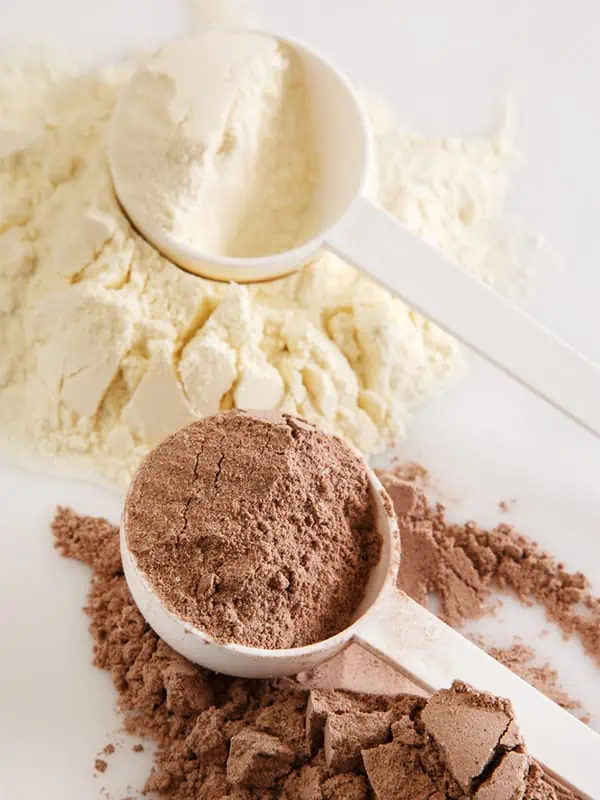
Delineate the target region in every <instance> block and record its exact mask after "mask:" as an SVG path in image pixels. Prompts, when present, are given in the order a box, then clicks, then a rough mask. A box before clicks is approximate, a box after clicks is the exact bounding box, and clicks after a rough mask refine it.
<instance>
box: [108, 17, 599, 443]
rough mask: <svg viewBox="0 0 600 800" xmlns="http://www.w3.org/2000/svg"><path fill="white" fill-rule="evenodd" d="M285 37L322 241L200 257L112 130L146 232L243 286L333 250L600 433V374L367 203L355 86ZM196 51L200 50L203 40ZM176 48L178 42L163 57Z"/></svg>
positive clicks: (167, 249) (129, 209) (184, 262)
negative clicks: (134, 175) (308, 125)
mask: <svg viewBox="0 0 600 800" xmlns="http://www.w3.org/2000/svg"><path fill="white" fill-rule="evenodd" d="M240 33H243V32H240ZM255 33H256V31H255ZM207 35H210V34H207ZM265 35H269V36H270V34H266V33H265ZM277 38H278V39H279V41H281V42H282V43H285V44H287V45H289V46H291V47H292V48H294V49H295V51H296V53H297V54H298V55H299V56H300V58H301V60H302V63H303V67H304V72H305V78H306V83H307V88H308V96H309V98H310V102H311V104H312V115H313V124H314V127H315V130H316V139H317V146H318V150H319V156H320V161H321V174H322V182H321V186H320V193H319V213H320V224H319V226H318V230H317V232H316V233H315V235H314V237H313V238H312V239H310V241H307V242H305V243H304V244H302V245H301V246H299V247H296V248H295V249H293V250H289V251H287V252H283V253H279V254H277V255H272V256H265V257H260V258H229V257H222V256H215V255H211V254H209V253H202V252H197V251H195V250H193V249H192V248H190V247H188V246H186V245H185V244H184V243H182V242H181V241H178V240H177V239H175V238H173V237H172V236H170V235H168V234H167V233H165V232H164V230H161V229H160V228H159V227H158V226H157V225H156V224H155V221H154V220H152V219H149V218H148V217H147V211H145V210H144V209H143V208H140V207H136V203H135V201H134V200H133V199H132V197H131V196H128V193H127V189H126V181H123V180H121V179H120V175H119V170H118V168H117V165H118V164H119V163H120V159H119V157H118V156H119V154H118V153H117V152H115V147H116V144H115V142H116V141H118V138H119V137H117V136H115V135H114V131H113V135H112V136H111V137H110V143H109V156H110V162H111V169H112V174H113V180H114V185H115V190H116V193H117V195H118V197H119V199H120V202H121V204H122V206H123V208H124V209H125V211H126V213H127V214H128V216H129V218H130V219H131V221H132V222H133V224H134V225H135V227H136V228H137V229H138V230H139V232H140V233H141V234H142V235H143V236H144V238H146V239H147V240H148V241H149V242H150V243H152V244H153V245H154V246H155V247H156V248H157V249H158V250H159V251H160V252H161V253H163V254H164V255H165V256H166V257H167V258H169V259H170V260H171V261H173V262H174V263H175V264H177V265H178V266H180V267H182V268H183V269H184V270H187V271H189V272H192V273H194V274H196V275H200V276H204V277H207V278H213V279H216V280H222V281H236V282H240V283H245V282H253V281H263V280H269V279H273V278H278V277H281V276H283V275H286V274H288V273H290V272H293V271H294V270H296V269H298V268H299V267H301V266H302V265H303V264H305V263H306V262H307V261H308V260H309V259H310V258H311V257H312V256H313V255H314V254H315V251H317V250H318V249H319V248H320V247H325V248H327V249H329V250H331V251H333V252H334V253H336V254H337V255H339V256H340V257H341V258H343V259H344V260H345V261H347V262H349V263H351V264H353V265H354V266H355V267H357V268H358V269H360V270H362V271H363V272H364V273H366V274H367V275H368V276H369V277H371V278H373V279H374V280H375V281H377V282H378V283H380V284H382V285H383V286H385V287H386V288H387V289H388V290H389V291H390V292H392V293H393V294H395V295H397V296H398V297H400V298H402V300H404V301H405V302H406V303H408V304H409V305H410V306H411V307H413V308H415V309H416V310H417V311H419V312H420V313H422V314H423V315H425V316H426V317H428V318H429V319H430V320H432V321H433V322H434V323H435V324H436V325H439V327H440V328H443V329H444V330H445V331H447V332H448V333H450V334H452V335H453V336H454V337H456V338H457V339H458V340H459V341H461V342H462V343H463V344H465V345H467V346H468V347H470V348H471V349H473V350H475V351H476V352H477V353H478V354H479V355H481V356H483V357H484V358H485V359H487V360H488V361H490V362H492V363H493V364H495V365H496V366H497V367H499V368H500V369H502V370H504V372H506V373H508V374H509V375H510V376H512V377H513V378H515V379H516V380H518V381H519V382H520V383H521V384H523V385H524V386H525V387H527V388H529V389H531V390H532V391H534V392H535V393H536V394H538V395H539V396H540V397H542V398H543V399H544V400H546V401H547V402H548V403H550V404H552V405H553V406H555V407H556V408H557V409H558V410H559V411H562V412H563V413H564V414H566V415H567V416H569V417H571V419H573V420H574V421H575V422H577V423H579V424H580V425H582V426H583V427H585V428H587V429H588V430H589V431H591V432H592V433H594V434H596V435H597V436H600V370H599V369H598V367H596V366H595V365H594V364H593V363H592V362H591V361H589V360H588V359H587V358H585V357H584V356H582V355H580V354H579V353H577V352H576V351H575V350H573V349H572V348H571V347H570V346H569V345H568V344H566V343H565V342H563V341H561V340H560V339H558V338H557V337H555V336H553V335H552V334H551V333H550V332H549V331H547V330H545V329H544V328H542V327H541V326H540V325H538V324H537V323H536V322H535V321H534V320H533V319H532V318H530V317H529V316H527V315H526V314H524V313H523V312H521V311H519V310H518V309H516V308H514V307H513V306H511V305H510V303H508V302H507V301H506V300H504V299H503V298H502V297H501V296H500V295H499V294H497V293H496V292H495V291H493V290H492V289H489V288H487V287H486V286H483V285H482V284H480V283H478V282H477V281H475V280H474V279H473V278H470V277H469V276H468V275H467V274H466V273H464V272H463V271H462V270H460V269H459V268H457V267H456V266H454V265H453V264H452V263H450V262H449V261H447V260H446V259H444V258H443V256H441V255H440V254H439V253H437V252H436V251H435V250H433V249H432V248H430V247H429V246H428V245H426V244H425V243H424V242H422V241H420V240H419V239H417V238H416V237H415V236H413V235H412V234H410V233H408V232H407V231H406V230H405V229H404V228H403V227H402V225H401V224H400V223H399V222H398V221H397V220H396V219H395V218H393V217H392V216H391V215H390V214H388V213H386V212H385V211H383V210H382V209H381V208H379V207H378V206H376V205H375V204H373V203H372V202H370V201H369V200H368V199H367V198H366V197H365V196H364V191H365V186H366V183H367V177H368V175H369V170H370V167H371V164H372V150H371V136H370V129H369V123H368V120H367V118H366V116H365V113H364V111H363V110H362V108H361V105H360V102H359V100H358V98H357V96H356V93H355V91H354V89H353V88H352V85H351V84H350V82H349V81H348V79H347V78H346V77H345V76H344V75H343V74H342V73H341V72H340V71H339V70H338V69H337V68H336V67H335V66H334V65H333V64H332V63H331V62H330V61H328V60H327V59H326V58H325V57H323V56H322V55H319V54H318V53H316V52H315V51H314V50H312V49H311V48H310V47H308V46H307V45H306V44H303V43H301V42H297V41H295V40H293V39H288V38H284V37H277ZM198 46H199V47H201V46H202V39H201V37H198ZM177 47H178V44H177V42H175V43H173V44H171V45H168V46H167V48H164V49H163V52H164V51H165V50H166V49H168V48H174V49H176V48H177ZM127 103H128V94H127V89H125V91H124V92H123V94H122V96H121V98H120V101H119V104H118V107H117V110H116V113H115V115H114V118H113V119H114V122H113V125H115V126H117V125H118V124H119V119H120V116H121V115H120V111H121V110H122V109H123V108H124V107H126V105H127ZM121 163H122V162H121Z"/></svg>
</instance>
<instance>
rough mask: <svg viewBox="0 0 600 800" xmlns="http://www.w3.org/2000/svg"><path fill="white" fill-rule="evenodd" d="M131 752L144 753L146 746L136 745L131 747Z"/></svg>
mask: <svg viewBox="0 0 600 800" xmlns="http://www.w3.org/2000/svg"><path fill="white" fill-rule="evenodd" d="M131 751H132V752H133V753H143V752H144V745H143V744H134V745H132V746H131Z"/></svg>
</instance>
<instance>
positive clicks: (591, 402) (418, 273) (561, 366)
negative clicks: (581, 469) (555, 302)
mask: <svg viewBox="0 0 600 800" xmlns="http://www.w3.org/2000/svg"><path fill="white" fill-rule="evenodd" d="M325 246H326V247H327V248H328V249H330V250H332V251H333V252H334V253H336V254H337V255H338V256H340V257H341V258H342V259H344V261H347V262H349V263H350V264H352V265H353V266H355V267H356V268H357V269H360V270H361V271H362V272H364V273H366V274H367V275H368V276H369V277H371V278H373V279H374V280H375V281H377V283H379V284H381V285H382V286H384V287H385V288H386V289H388V290H389V291H390V292H391V293H392V294H394V295H397V296H398V297H400V298H401V299H402V300H404V301H405V302H406V303H408V305H410V306H411V307H412V308H414V309H416V310H417V311H419V312H420V313H421V314H423V315H424V316H425V317H427V318H428V319H430V320H431V321H432V322H434V323H435V324H436V325H438V326H439V327H440V328H442V329H443V330H445V331H446V332H447V333H449V334H451V335H452V336H454V337H455V338H456V339H458V340H459V341H461V342H462V343H463V344H465V345H467V346H468V347H470V348H471V349H472V350H474V351H475V352H476V353H478V354H479V355H480V356H483V358H485V359H487V360H488V361H490V362H491V363H492V364H495V365H496V366H497V367H499V368H500V369H502V370H503V371H504V372H506V373H507V374H508V375H510V376H511V377H513V378H515V379H516V380H517V381H519V383H521V384H522V385H523V386H525V387H526V388H528V389H530V390H532V391H533V392H535V393H536V394H537V395H539V396H540V397H542V398H543V399H544V400H546V401H547V402H548V403H550V404H551V405H553V406H554V407H555V408H557V409H558V410H559V411H562V412H563V413H564V414H566V415H567V416H569V417H571V419H573V420H574V421H575V422H577V423H579V424H580V425H582V426H583V427H584V428H587V429H588V430H589V431H591V432H592V433H594V434H596V436H600V369H599V368H598V367H597V366H596V365H595V364H593V363H592V362H591V361H590V360H589V359H587V358H586V357H585V356H582V355H581V354H580V353H578V352H576V351H575V350H574V349H573V348H572V347H570V346H569V345H568V344H566V343H565V342H563V341H561V340H560V339H559V338H557V337H556V336H554V335H553V334H552V333H550V332H549V331H548V330H546V329H545V328H543V327H542V326H541V325H539V324H538V323H537V322H536V321H535V320H534V319H532V318H531V317H529V316H528V315H527V314H525V313H524V312H522V311H520V310H519V309H517V308H515V307H514V306H513V305H511V304H510V303H509V302H508V301H507V300H505V299H504V298H503V297H501V295H499V294H498V293H497V292H496V291H494V290H493V289H491V288H489V287H487V286H485V285H483V284H482V283H479V282H478V281H476V280H475V279H474V278H471V277H470V276H469V275H467V274H466V273H465V272H464V271H463V270H461V269H459V268H458V267H457V266H455V265H454V264H452V263H451V262H450V261H448V260H447V259H446V258H444V257H443V256H442V255H440V254H439V253H438V252H436V251H435V250H434V249H433V248H432V247H430V246H429V245H427V244H426V243H425V242H423V241H422V240H420V239H419V238H417V237H416V236H414V235H413V234H411V233H409V232H408V231H407V230H406V229H405V228H404V227H403V226H402V224H401V223H400V222H398V220H397V219H396V218H395V217H393V216H392V215H391V214H388V213H387V212H386V211H384V210H383V209H381V208H380V207H379V206H376V205H375V204H374V203H372V202H371V201H369V200H367V199H366V198H365V197H358V198H357V199H356V200H355V202H354V204H353V205H352V206H351V208H350V210H349V211H348V213H347V214H346V215H345V216H344V217H343V219H342V220H341V221H340V222H339V223H338V225H337V226H336V227H335V228H333V229H332V231H330V233H329V234H328V236H327V239H326V241H325Z"/></svg>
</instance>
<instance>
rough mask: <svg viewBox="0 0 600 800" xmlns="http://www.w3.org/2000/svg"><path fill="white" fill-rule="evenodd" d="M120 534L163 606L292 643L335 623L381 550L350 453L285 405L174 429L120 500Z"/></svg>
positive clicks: (343, 619)
mask: <svg viewBox="0 0 600 800" xmlns="http://www.w3.org/2000/svg"><path fill="white" fill-rule="evenodd" d="M124 520H125V523H124V524H125V530H126V535H127V539H128V543H129V547H130V549H131V551H132V553H133V554H134V556H135V557H136V559H137V562H138V565H139V567H140V568H141V570H142V571H143V572H144V573H145V575H146V577H147V578H148V580H149V582H150V584H151V585H152V586H153V587H154V589H155V590H156V591H157V593H158V594H159V595H160V597H161V598H162V600H163V602H164V603H165V604H166V605H167V606H168V607H169V608H170V609H171V610H172V611H174V612H175V613H177V614H178V615H179V616H181V617H182V618H184V619H185V620H187V621H189V622H191V623H192V624H194V625H196V626H198V627H200V628H201V629H203V630H204V631H206V632H207V633H209V634H211V635H212V636H213V637H214V638H215V639H216V640H217V641H235V642H238V643H241V644H245V645H250V646H253V647H263V648H269V649H277V648H287V647H302V646H304V645H308V644H312V643H313V642H317V641H320V640H323V639H326V638H328V637H329V636H332V635H333V634H335V633H337V632H339V631H341V630H343V629H344V628H346V627H347V626H348V625H349V624H350V622H351V621H352V618H353V616H354V613H355V611H356V609H357V607H358V605H359V604H360V602H361V600H362V598H363V595H364V591H365V587H366V584H367V582H368V579H369V576H370V573H371V570H372V568H373V567H374V566H375V565H376V564H377V562H378V560H379V555H380V551H381V537H380V535H379V533H378V531H377V529H376V523H375V515H374V505H373V500H372V492H371V488H370V484H369V478H368V474H367V470H366V468H365V465H364V463H363V461H362V460H361V459H360V458H359V457H358V456H357V455H356V454H355V453H354V451H352V450H351V449H350V448H349V447H348V446H347V445H346V444H344V442H342V440H341V439H339V438H337V437H333V436H329V435H328V434H325V433H323V432H322V431H319V430H318V429H317V428H316V427H315V426H313V425H310V424H308V423H306V422H303V421H302V420H300V419H297V418H295V417H292V416H290V415H287V414H279V413H276V412H272V413H268V414H267V413H265V414H259V413H247V412H243V411H232V412H228V413H225V414H218V415H216V416H214V417H208V418H206V419H203V420H200V421H198V422H196V423H193V424H192V425H190V426H188V427H187V428H184V429H183V430H181V431H179V432H177V433H175V434H174V435H173V436H171V437H169V438H168V439H167V440H166V441H164V442H163V443H162V444H160V445H159V446H158V447H157V448H156V449H155V450H153V451H152V452H151V453H150V455H149V456H147V458H146V459H145V460H144V462H143V463H142V465H141V467H140V469H139V470H138V472H137V474H136V477H135V478H134V480H133V483H132V485H131V488H130V491H129V494H128V497H127V501H126V504H125V514H124Z"/></svg>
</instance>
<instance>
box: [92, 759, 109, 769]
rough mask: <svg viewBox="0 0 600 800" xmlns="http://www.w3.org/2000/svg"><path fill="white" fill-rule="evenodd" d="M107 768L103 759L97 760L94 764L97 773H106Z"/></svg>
mask: <svg viewBox="0 0 600 800" xmlns="http://www.w3.org/2000/svg"><path fill="white" fill-rule="evenodd" d="M107 767H108V764H107V763H106V761H104V759H102V758H97V759H96V761H95V762H94V769H95V770H96V772H106V769H107Z"/></svg>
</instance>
